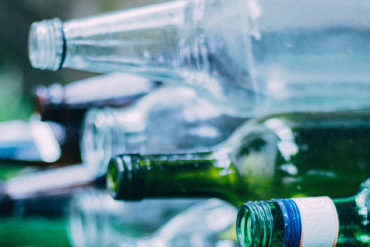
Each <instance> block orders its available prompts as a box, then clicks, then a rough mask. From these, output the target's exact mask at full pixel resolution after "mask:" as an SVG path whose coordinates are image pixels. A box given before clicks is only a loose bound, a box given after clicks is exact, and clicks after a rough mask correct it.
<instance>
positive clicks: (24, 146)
mask: <svg viewBox="0 0 370 247" xmlns="http://www.w3.org/2000/svg"><path fill="white" fill-rule="evenodd" d="M63 139H64V131H63V129H62V128H61V126H60V125H58V124H55V123H51V122H41V121H39V120H37V119H31V120H29V121H22V120H11V121H5V122H1V123H0V160H1V161H3V162H5V161H6V162H9V163H12V162H17V161H18V162H22V163H23V164H24V165H25V164H37V165H45V164H50V163H56V162H61V163H63V162H62V161H63V160H64V161H66V160H68V159H69V158H67V157H66V155H64V156H63V155H62V147H61V143H62V142H63ZM67 156H68V155H67Z"/></svg>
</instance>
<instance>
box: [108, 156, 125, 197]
mask: <svg viewBox="0 0 370 247" xmlns="http://www.w3.org/2000/svg"><path fill="white" fill-rule="evenodd" d="M122 170H123V165H122V163H121V162H120V160H119V159H117V158H112V159H111V161H110V162H109V165H108V170H107V189H108V191H109V193H110V194H111V196H112V197H113V198H116V197H117V194H118V189H119V177H120V172H121V171H122Z"/></svg>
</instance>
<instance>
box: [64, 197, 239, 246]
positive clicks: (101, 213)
mask: <svg viewBox="0 0 370 247" xmlns="http://www.w3.org/2000/svg"><path fill="white" fill-rule="evenodd" d="M163 202H165V203H163ZM235 217H236V210H235V208H234V207H231V206H230V205H229V204H227V203H225V202H222V201H220V200H216V199H211V200H204V201H199V200H181V199H176V200H165V201H161V200H144V201H142V202H118V201H115V200H113V199H112V198H111V197H110V196H109V194H107V193H105V192H102V191H100V192H99V191H90V192H88V193H86V192H82V196H81V195H79V194H76V196H75V197H74V200H73V201H72V204H71V208H70V217H69V231H70V236H71V240H72V242H73V243H74V246H76V247H80V246H81V247H82V246H91V247H94V246H121V247H124V246H131V247H133V246H137V247H139V246H153V247H160V246H173V247H179V246H184V247H185V246H186V247H187V246H194V247H195V246H199V247H205V246H217V245H216V242H217V241H218V240H220V239H218V238H219V236H218V234H219V233H222V232H223V231H224V230H226V229H228V228H229V227H231V226H234V224H233V223H234V220H235ZM215 218H217V221H214V219H215ZM234 240H235V239H234ZM230 241H232V240H230ZM233 243H235V244H236V242H233Z"/></svg>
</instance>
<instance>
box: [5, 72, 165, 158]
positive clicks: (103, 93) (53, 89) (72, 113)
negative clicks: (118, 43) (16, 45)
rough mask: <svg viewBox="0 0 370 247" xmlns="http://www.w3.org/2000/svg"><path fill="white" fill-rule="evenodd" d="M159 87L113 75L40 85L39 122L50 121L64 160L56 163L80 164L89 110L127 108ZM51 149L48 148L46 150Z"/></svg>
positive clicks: (140, 79) (37, 96)
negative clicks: (84, 124) (83, 125)
mask: <svg viewBox="0 0 370 247" xmlns="http://www.w3.org/2000/svg"><path fill="white" fill-rule="evenodd" d="M159 85H160V83H158V82H152V81H150V80H148V79H145V78H143V77H139V76H134V75H128V74H123V73H113V74H107V75H99V76H94V77H91V78H88V79H84V80H79V81H74V82H71V83H68V84H66V85H61V84H53V85H50V86H48V87H45V86H38V87H37V89H36V92H35V94H34V106H35V110H36V113H37V114H38V115H39V116H38V118H39V120H41V121H48V123H49V125H51V126H52V127H53V128H52V130H54V133H55V134H56V135H57V139H58V142H59V144H60V148H61V157H60V159H58V160H56V163H58V164H62V163H63V164H77V163H81V151H80V146H79V142H80V135H81V128H82V126H81V125H82V121H83V119H84V117H85V115H86V112H87V111H88V109H90V108H91V107H103V106H111V107H125V106H128V105H130V104H131V103H132V102H134V101H135V100H137V99H139V98H140V97H142V96H144V95H145V94H147V93H149V92H151V91H152V90H153V89H154V88H156V87H158V86H159ZM34 115H36V114H34ZM0 128H1V127H0ZM1 132H2V131H1V129H0V133H1ZM16 132H17V131H16ZM37 135H40V134H37ZM39 139H40V138H39ZM41 139H44V138H41ZM49 149H50V148H49V147H46V148H44V149H43V150H46V151H48V150H49ZM50 150H51V149H50ZM23 153H24V152H23ZM20 155H22V154H19V156H20Z"/></svg>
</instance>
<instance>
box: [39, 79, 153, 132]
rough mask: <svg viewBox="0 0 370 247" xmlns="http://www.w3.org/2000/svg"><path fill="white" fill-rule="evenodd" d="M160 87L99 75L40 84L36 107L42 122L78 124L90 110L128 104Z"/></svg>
mask: <svg viewBox="0 0 370 247" xmlns="http://www.w3.org/2000/svg"><path fill="white" fill-rule="evenodd" d="M158 85H160V83H159V82H152V81H150V80H148V79H145V78H143V77H139V76H135V75H128V74H124V73H113V74H106V75H99V76H94V77H91V78H87V79H83V80H78V81H74V82H71V83H68V84H66V85H62V84H52V85H50V86H48V87H45V86H42V85H39V86H38V87H37V88H36V90H35V93H34V95H33V96H34V105H35V110H36V112H37V113H39V114H40V117H41V120H42V121H53V122H61V123H65V122H72V121H73V122H77V123H76V125H77V124H81V121H82V118H83V116H84V114H85V113H86V111H87V110H88V109H89V108H92V107H103V106H112V107H119V106H125V105H129V104H130V103H132V102H133V101H135V100H137V99H138V98H140V97H142V96H143V95H145V94H147V93H149V92H151V91H152V90H153V89H154V88H156V87H157V86H158Z"/></svg>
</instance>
